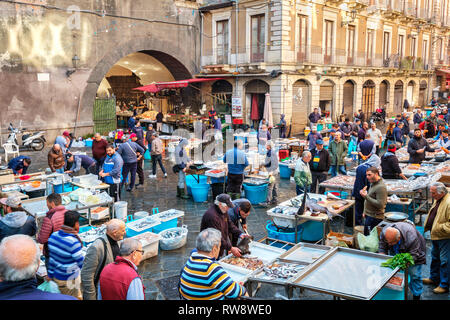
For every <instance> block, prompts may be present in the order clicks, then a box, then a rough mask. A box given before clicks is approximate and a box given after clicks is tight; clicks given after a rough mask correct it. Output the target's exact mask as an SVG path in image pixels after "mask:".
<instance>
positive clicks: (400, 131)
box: [394, 121, 405, 145]
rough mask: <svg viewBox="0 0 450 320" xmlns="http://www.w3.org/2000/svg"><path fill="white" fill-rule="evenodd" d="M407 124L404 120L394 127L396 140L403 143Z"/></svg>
mask: <svg viewBox="0 0 450 320" xmlns="http://www.w3.org/2000/svg"><path fill="white" fill-rule="evenodd" d="M404 125H405V124H404V123H403V122H402V121H399V122H398V123H397V126H396V127H395V128H394V138H395V141H396V142H397V143H398V144H400V145H403V143H402V142H403V126H404Z"/></svg>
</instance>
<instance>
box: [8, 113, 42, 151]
mask: <svg viewBox="0 0 450 320" xmlns="http://www.w3.org/2000/svg"><path fill="white" fill-rule="evenodd" d="M26 130H27V129H26V128H22V120H20V123H19V128H14V127H13V125H12V123H10V124H9V127H8V131H11V132H10V133H9V135H8V140H7V141H6V143H14V144H16V145H18V146H19V147H23V148H26V149H32V150H34V151H41V150H42V149H44V146H45V142H46V140H45V137H44V134H45V131H39V132H29V131H26ZM19 134H22V144H19V143H18V142H17V136H18V135H19Z"/></svg>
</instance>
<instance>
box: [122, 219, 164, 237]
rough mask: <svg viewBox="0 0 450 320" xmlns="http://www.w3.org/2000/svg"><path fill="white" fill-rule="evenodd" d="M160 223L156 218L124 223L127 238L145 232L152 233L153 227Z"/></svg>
mask: <svg viewBox="0 0 450 320" xmlns="http://www.w3.org/2000/svg"><path fill="white" fill-rule="evenodd" d="M160 223H161V220H160V219H159V218H158V217H153V216H148V217H145V218H142V219H138V220H134V221H131V222H127V223H126V229H127V236H128V237H134V236H136V235H138V234H140V233H143V232H146V231H152V228H153V227H154V226H157V225H159V224H160Z"/></svg>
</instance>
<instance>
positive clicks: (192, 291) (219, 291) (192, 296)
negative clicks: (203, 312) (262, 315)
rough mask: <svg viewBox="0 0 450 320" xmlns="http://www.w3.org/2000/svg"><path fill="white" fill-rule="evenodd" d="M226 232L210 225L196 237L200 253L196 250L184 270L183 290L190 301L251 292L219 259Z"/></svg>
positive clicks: (180, 286)
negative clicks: (223, 234) (217, 260)
mask: <svg viewBox="0 0 450 320" xmlns="http://www.w3.org/2000/svg"><path fill="white" fill-rule="evenodd" d="M221 239H222V235H221V233H220V231H219V230H217V229H214V228H207V229H205V230H203V231H202V232H200V233H199V235H198V236H197V240H196V248H197V252H194V253H192V255H191V256H190V257H189V260H188V261H187V262H186V265H185V266H184V268H183V270H182V271H181V276H180V284H179V292H180V295H181V297H182V298H183V299H187V300H224V299H225V298H228V299H236V298H238V297H241V296H243V295H247V291H246V290H245V288H244V287H243V286H241V285H239V284H238V283H237V282H235V281H234V280H233V279H231V277H230V276H229V275H228V274H227V273H226V272H225V270H224V269H223V268H222V267H221V266H220V264H218V263H217V262H216V259H217V257H218V256H219V251H220V243H221Z"/></svg>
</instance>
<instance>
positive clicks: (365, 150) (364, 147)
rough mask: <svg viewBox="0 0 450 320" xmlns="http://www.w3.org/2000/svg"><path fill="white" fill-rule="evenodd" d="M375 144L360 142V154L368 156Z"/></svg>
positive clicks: (369, 141)
mask: <svg viewBox="0 0 450 320" xmlns="http://www.w3.org/2000/svg"><path fill="white" fill-rule="evenodd" d="M374 144H375V142H373V141H372V140H368V139H366V140H363V141H361V143H360V144H359V149H360V150H361V153H362V154H363V155H364V156H368V155H369V154H371V153H372V149H373V146H374Z"/></svg>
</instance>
